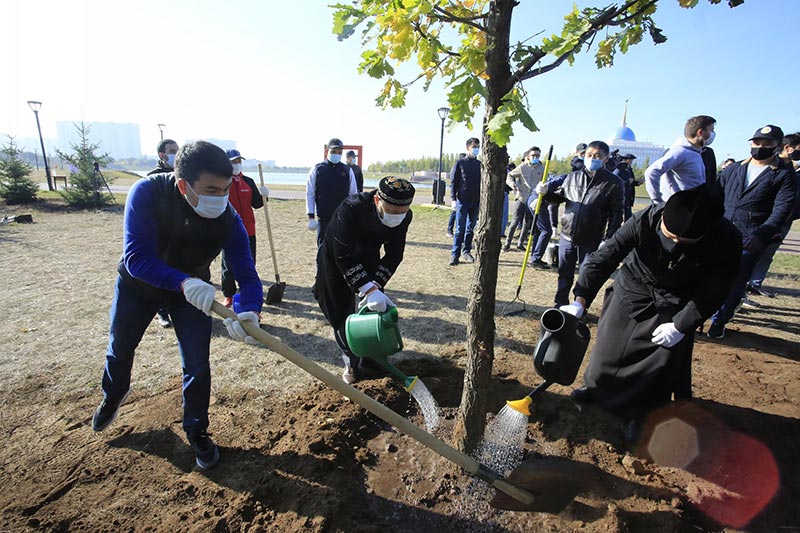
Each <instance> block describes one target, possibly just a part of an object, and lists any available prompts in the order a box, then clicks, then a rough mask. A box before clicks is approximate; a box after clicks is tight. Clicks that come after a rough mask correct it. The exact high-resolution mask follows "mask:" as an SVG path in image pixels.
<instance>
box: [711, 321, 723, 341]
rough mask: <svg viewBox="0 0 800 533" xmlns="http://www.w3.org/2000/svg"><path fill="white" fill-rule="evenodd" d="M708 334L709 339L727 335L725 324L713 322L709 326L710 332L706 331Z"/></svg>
mask: <svg viewBox="0 0 800 533" xmlns="http://www.w3.org/2000/svg"><path fill="white" fill-rule="evenodd" d="M706 335H708V338H709V339H721V338H722V337H724V336H725V324H715V323H713V322H712V323H711V325H710V326H709V327H708V333H706Z"/></svg>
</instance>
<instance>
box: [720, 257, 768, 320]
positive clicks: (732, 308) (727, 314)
mask: <svg viewBox="0 0 800 533" xmlns="http://www.w3.org/2000/svg"><path fill="white" fill-rule="evenodd" d="M762 255H764V251H763V250H762V251H761V252H758V253H756V254H751V253H749V252H742V262H741V263H740V264H739V273H738V274H737V275H736V281H734V282H733V286H732V287H731V292H730V293H728V297H727V298H725V301H724V302H722V307H720V308H719V310H718V311H717V312H716V313H714V315H713V316H712V317H711V322H712V323H713V324H718V325H722V326H724V325H725V324H727V323H728V322H729V321H730V319H731V318H733V314H734V313H735V312H736V308H737V307H738V306H739V302H741V301H742V296H744V292H745V291H746V290H747V282H748V280H749V279H750V276H752V275H753V270H754V269H755V267H756V264H757V263H758V261H759V259H761V256H762Z"/></svg>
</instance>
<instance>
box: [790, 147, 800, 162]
mask: <svg viewBox="0 0 800 533" xmlns="http://www.w3.org/2000/svg"><path fill="white" fill-rule="evenodd" d="M789 159H791V160H792V161H800V150H798V149H797V148H795V150H794V152H792V155H790V156H789Z"/></svg>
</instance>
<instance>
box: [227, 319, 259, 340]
mask: <svg viewBox="0 0 800 533" xmlns="http://www.w3.org/2000/svg"><path fill="white" fill-rule="evenodd" d="M236 318H237V320H234V319H232V318H226V319H225V320H223V321H222V323H223V324H225V329H227V330H228V335H230V336H231V338H232V339H234V340H237V341H244V342H246V343H247V344H258V341H257V340H256V339H255V338H253V337H251V336H250V335H248V334H247V332H246V331H245V330H244V328H243V327H242V325H241V324H240V323H239V322H249V323H250V324H251V325H253V326H255V327H258V326H259V324H258V315H257V314H255V313H254V312H252V311H245V312H244V313H239V314H238V315H236Z"/></svg>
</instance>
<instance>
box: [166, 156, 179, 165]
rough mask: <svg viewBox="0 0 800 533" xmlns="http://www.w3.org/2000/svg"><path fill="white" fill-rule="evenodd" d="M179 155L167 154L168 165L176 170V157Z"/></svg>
mask: <svg viewBox="0 0 800 533" xmlns="http://www.w3.org/2000/svg"><path fill="white" fill-rule="evenodd" d="M176 155H178V154H167V164H168V165H169V166H171V167H172V168H175V156H176Z"/></svg>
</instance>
